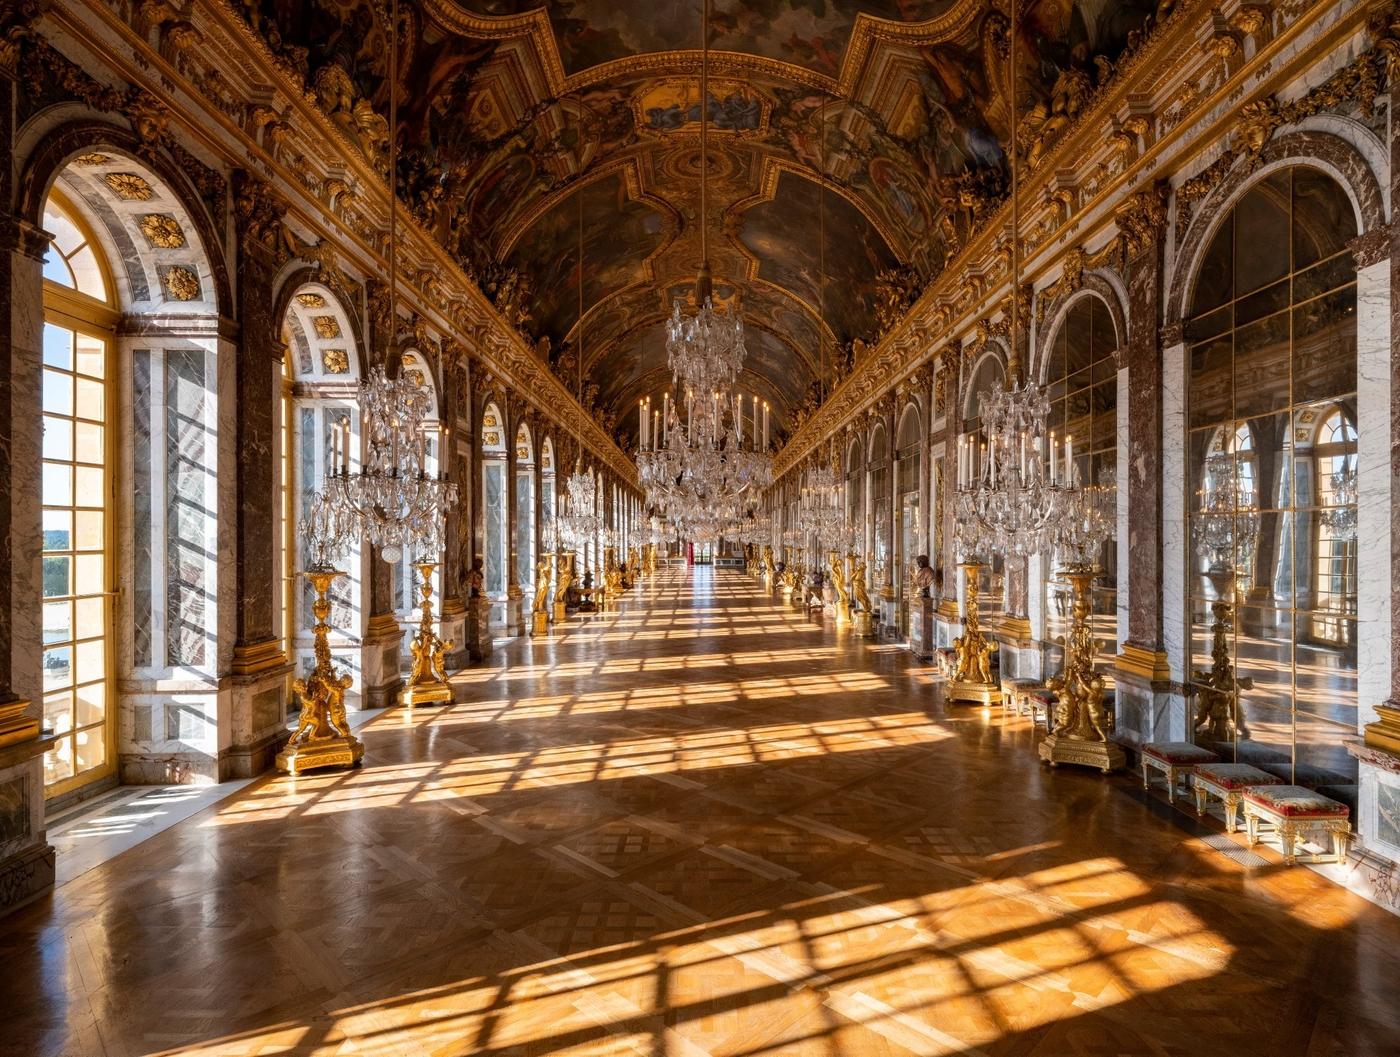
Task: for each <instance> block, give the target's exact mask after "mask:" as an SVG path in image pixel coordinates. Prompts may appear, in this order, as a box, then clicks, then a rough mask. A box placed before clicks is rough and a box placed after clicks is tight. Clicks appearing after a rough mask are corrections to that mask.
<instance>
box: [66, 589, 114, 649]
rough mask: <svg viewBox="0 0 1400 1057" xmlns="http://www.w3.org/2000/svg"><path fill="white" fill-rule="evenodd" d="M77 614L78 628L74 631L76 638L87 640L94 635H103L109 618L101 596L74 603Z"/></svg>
mask: <svg viewBox="0 0 1400 1057" xmlns="http://www.w3.org/2000/svg"><path fill="white" fill-rule="evenodd" d="M74 608H75V611H76V614H77V618H76V626H75V627H74V629H73V635H74V638H79V639H87V638H92V637H93V636H94V635H101V634H102V632H103V631H104V630H106V629H105V627H104V625H105V624H106V621H107V617H106V613H105V612H104V610H105V608H106V607H105V604H104V600H103V599H102V598H101V597H100V596H99V597H96V598H80V599H78V600H77V602H75V603H74Z"/></svg>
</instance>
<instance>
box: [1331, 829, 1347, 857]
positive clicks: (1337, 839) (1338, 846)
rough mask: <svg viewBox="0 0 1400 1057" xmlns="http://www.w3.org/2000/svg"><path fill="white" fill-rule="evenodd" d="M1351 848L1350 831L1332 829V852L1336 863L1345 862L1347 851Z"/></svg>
mask: <svg viewBox="0 0 1400 1057" xmlns="http://www.w3.org/2000/svg"><path fill="white" fill-rule="evenodd" d="M1350 847H1351V831H1350V830H1345V829H1341V828H1338V829H1334V830H1333V831H1332V852H1333V854H1334V855H1336V857H1337V861H1338V862H1346V861H1347V850H1348V849H1349V848H1350Z"/></svg>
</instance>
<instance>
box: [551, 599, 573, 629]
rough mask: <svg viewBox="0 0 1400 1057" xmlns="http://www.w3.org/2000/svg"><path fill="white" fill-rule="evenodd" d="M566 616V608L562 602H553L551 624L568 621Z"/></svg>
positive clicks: (567, 614)
mask: <svg viewBox="0 0 1400 1057" xmlns="http://www.w3.org/2000/svg"><path fill="white" fill-rule="evenodd" d="M568 616H569V613H568V607H567V606H565V605H564V603H563V602H555V603H554V611H553V612H552V613H551V614H550V622H551V623H553V624H562V623H564V621H565V620H567V619H568Z"/></svg>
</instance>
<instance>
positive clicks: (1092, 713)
mask: <svg viewBox="0 0 1400 1057" xmlns="http://www.w3.org/2000/svg"><path fill="white" fill-rule="evenodd" d="M1065 576H1066V577H1068V579H1069V582H1070V584H1071V585H1072V586H1073V588H1074V623H1073V624H1072V625H1071V626H1070V631H1069V637H1068V638H1067V639H1066V641H1065V666H1064V668H1063V669H1062V670H1061V672H1060V674H1059V675H1055V676H1052V677H1051V678H1050V679H1049V680H1047V681H1046V684H1045V685H1046V686H1048V687H1049V688H1050V689H1051V690H1053V691H1054V692H1055V695H1056V698H1057V700H1056V702H1055V732H1054V733H1053V734H1051V735H1049V736H1048V737H1046V738H1045V740H1044V741H1042V742H1041V743H1040V749H1039V752H1040V758H1041V759H1042V760H1044V761H1045V762H1046V763H1048V764H1050V766H1052V767H1054V766H1057V765H1059V764H1062V763H1072V764H1078V765H1079V766H1081V767H1097V768H1098V769H1099V770H1101V771H1103V772H1105V773H1107V772H1109V771H1113V770H1116V769H1117V768H1119V767H1122V766H1123V764H1124V763H1125V762H1127V761H1126V757H1125V755H1124V753H1123V749H1122V747H1121V746H1119V745H1118V744H1117V742H1114V741H1110V740H1109V733H1110V731H1111V730H1112V727H1113V720H1112V716H1111V715H1110V714H1109V712H1108V710H1107V709H1106V708H1105V707H1104V700H1103V698H1104V678H1103V676H1102V675H1100V674H1099V673H1098V672H1096V671H1095V670H1094V652H1095V646H1094V635H1093V629H1092V628H1091V627H1090V624H1089V587H1090V585H1091V584H1092V583H1093V580H1094V570H1093V567H1092V566H1086V565H1072V566H1070V567H1069V568H1068V569H1066V570H1065Z"/></svg>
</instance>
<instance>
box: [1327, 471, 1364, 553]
mask: <svg viewBox="0 0 1400 1057" xmlns="http://www.w3.org/2000/svg"><path fill="white" fill-rule="evenodd" d="M1331 483H1332V496H1331V500H1332V505H1331V506H1330V507H1328V508H1327V510H1326V511H1324V512H1323V515H1322V521H1323V524H1325V525H1326V526H1327V527H1328V528H1330V529H1331V530H1332V531H1333V532H1335V533H1336V534H1337V535H1338V536H1342V537H1344V538H1348V539H1355V538H1356V465H1355V462H1354V456H1346V458H1345V459H1344V460H1343V465H1342V467H1341V468H1340V469H1337V470H1333V471H1332V475H1331Z"/></svg>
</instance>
